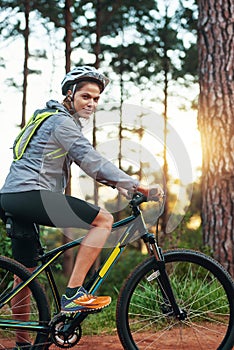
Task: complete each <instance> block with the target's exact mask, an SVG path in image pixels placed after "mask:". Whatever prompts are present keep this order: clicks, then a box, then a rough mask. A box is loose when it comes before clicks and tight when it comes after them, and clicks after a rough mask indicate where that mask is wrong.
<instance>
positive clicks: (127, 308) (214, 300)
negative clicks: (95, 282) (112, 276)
mask: <svg viewBox="0 0 234 350" xmlns="http://www.w3.org/2000/svg"><path fill="white" fill-rule="evenodd" d="M164 257H165V266H166V270H167V272H168V275H169V278H170V281H171V285H172V288H173V292H174V294H175V298H176V300H177V303H178V305H179V307H180V308H181V309H182V310H185V312H186V313H187V318H186V319H185V320H184V321H180V320H178V319H176V318H175V317H174V316H173V315H172V312H171V311H172V309H170V308H169V307H168V305H165V301H163V298H162V293H161V291H160V288H159V285H158V276H157V275H158V272H157V271H158V269H157V264H156V260H155V259H154V258H153V257H152V258H149V259H147V260H146V261H144V262H143V263H141V264H140V265H138V267H136V269H135V270H134V271H133V272H132V273H131V274H130V275H129V277H128V278H127V279H126V281H125V283H124V285H123V287H122V289H121V291H120V294H119V297H118V301H117V308H116V323H117V331H118V335H119V338H120V341H121V343H122V345H123V347H124V349H127V350H136V349H138V350H143V349H144V350H146V349H147V350H151V349H154V350H166V349H173V350H181V349H189V348H192V349H193V348H194V349H195V348H196V349H204V350H211V349H212V350H214V349H219V350H221V349H222V350H231V349H233V345H234V286H233V281H232V279H231V277H230V275H229V274H228V273H227V271H226V270H225V269H224V268H223V267H222V266H221V265H220V264H219V263H218V262H217V261H215V260H214V259H212V258H211V257H208V256H206V255H204V254H203V253H200V252H196V251H191V250H185V249H181V250H180V249H178V250H171V251H167V252H165V253H164ZM147 278H148V280H147ZM150 279H151V281H150Z"/></svg>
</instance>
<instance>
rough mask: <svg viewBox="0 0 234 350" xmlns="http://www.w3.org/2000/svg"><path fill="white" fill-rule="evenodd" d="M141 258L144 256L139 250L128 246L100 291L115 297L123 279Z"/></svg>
mask: <svg viewBox="0 0 234 350" xmlns="http://www.w3.org/2000/svg"><path fill="white" fill-rule="evenodd" d="M143 259H145V256H144V255H143V254H142V253H141V252H139V250H137V249H134V248H133V247H128V248H127V249H126V250H125V251H124V252H123V254H122V255H121V257H120V259H119V261H118V262H117V264H116V265H115V266H114V267H113V268H112V271H111V272H110V274H109V276H108V277H107V279H106V280H105V282H104V283H103V285H102V286H101V288H100V293H102V294H110V295H111V296H112V297H116V296H117V295H118V293H119V291H120V288H121V286H122V284H123V282H124V280H125V279H126V278H127V276H128V275H129V273H130V272H131V271H132V270H133V269H134V268H135V267H136V266H137V265H138V264H139V263H140V262H141V261H142V260H143Z"/></svg>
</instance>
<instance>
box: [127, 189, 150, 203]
mask: <svg viewBox="0 0 234 350" xmlns="http://www.w3.org/2000/svg"><path fill="white" fill-rule="evenodd" d="M144 202H147V197H146V196H145V195H144V194H143V193H141V192H135V193H134V194H133V196H132V199H131V200H130V202H129V204H130V205H131V206H132V207H138V205H140V204H141V203H144Z"/></svg>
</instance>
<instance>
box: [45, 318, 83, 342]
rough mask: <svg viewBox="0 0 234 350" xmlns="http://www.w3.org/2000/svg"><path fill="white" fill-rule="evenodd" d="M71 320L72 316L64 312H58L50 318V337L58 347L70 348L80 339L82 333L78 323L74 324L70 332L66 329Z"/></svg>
mask: <svg viewBox="0 0 234 350" xmlns="http://www.w3.org/2000/svg"><path fill="white" fill-rule="evenodd" d="M71 320H72V317H71V316H69V315H66V314H58V315H57V316H55V317H54V318H53V319H52V320H51V323H50V326H51V338H52V341H53V343H54V344H55V345H56V346H58V347H59V348H62V349H67V348H72V347H73V346H75V345H76V344H77V343H78V342H79V341H80V338H81V335H82V330H81V326H80V325H78V326H76V328H75V329H73V330H72V332H68V331H67V329H68V327H67V326H68V324H69V322H70V321H71Z"/></svg>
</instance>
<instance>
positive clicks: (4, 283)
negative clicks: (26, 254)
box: [0, 256, 50, 350]
mask: <svg viewBox="0 0 234 350" xmlns="http://www.w3.org/2000/svg"><path fill="white" fill-rule="evenodd" d="M29 277H30V273H29V272H28V271H27V269H26V268H24V266H23V265H21V264H19V263H18V262H16V261H14V260H12V259H9V258H6V257H4V256H0V349H12V348H14V346H15V341H16V336H17V337H18V340H20V341H21V342H25V341H26V340H27V339H28V337H29V340H30V342H31V343H32V344H34V347H33V349H36V350H42V349H46V344H47V340H48V334H47V333H46V332H45V331H44V330H43V331H42V329H41V327H40V326H43V325H45V326H46V325H48V323H49V320H50V312H49V307H48V303H47V298H46V296H45V294H44V292H43V289H42V288H41V286H40V284H39V283H38V282H36V281H32V282H31V283H30V284H29V287H28V289H27V291H26V292H25V289H23V290H22V292H21V294H17V295H16V296H15V297H14V298H15V299H14V301H13V302H12V301H9V302H7V303H3V300H6V299H5V298H6V296H7V295H8V294H9V293H10V292H11V291H12V288H13V284H14V280H15V279H16V278H17V279H18V281H19V280H22V281H25V280H27V279H28V278H29ZM13 305H14V306H13ZM22 312H24V314H23V313H22ZM23 320H24V321H23ZM25 320H27V321H25ZM17 324H18V327H17ZM20 325H21V326H20ZM19 326H20V328H19ZM33 326H34V327H37V328H35V329H33ZM29 327H31V328H30V329H29Z"/></svg>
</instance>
